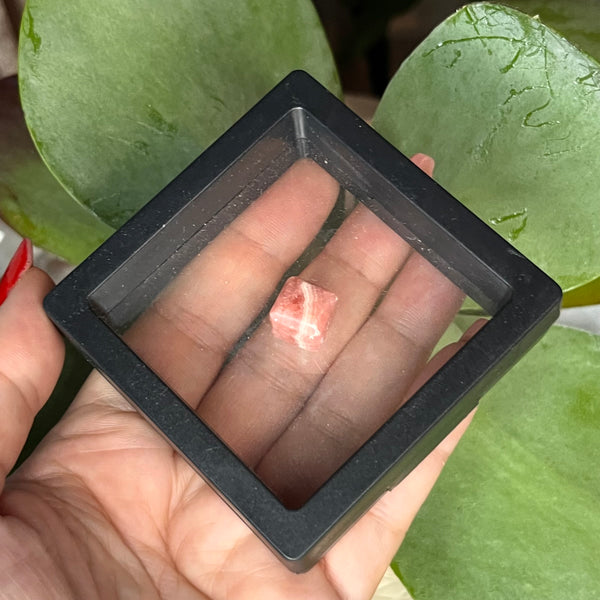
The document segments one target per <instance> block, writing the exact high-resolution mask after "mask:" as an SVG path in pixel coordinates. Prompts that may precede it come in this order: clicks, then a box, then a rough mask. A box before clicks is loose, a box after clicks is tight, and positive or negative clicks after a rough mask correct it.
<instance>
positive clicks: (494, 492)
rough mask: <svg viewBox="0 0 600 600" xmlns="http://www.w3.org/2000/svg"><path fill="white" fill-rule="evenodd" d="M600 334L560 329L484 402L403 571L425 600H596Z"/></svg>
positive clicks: (415, 533)
mask: <svg viewBox="0 0 600 600" xmlns="http://www.w3.org/2000/svg"><path fill="white" fill-rule="evenodd" d="M599 439H600V337H597V336H593V335H590V334H587V333H584V332H582V331H576V330H573V329H565V328H562V327H553V328H551V330H550V332H549V333H548V334H547V335H546V336H545V337H544V338H543V339H542V341H541V342H540V343H539V344H538V345H537V346H536V347H535V348H534V349H533V350H532V351H531V352H530V353H529V354H528V355H527V356H526V357H525V358H524V359H523V360H522V361H521V362H520V363H519V364H518V365H517V366H516V367H515V368H514V369H513V370H512V371H511V372H510V373H509V374H508V375H507V376H506V377H505V378H504V379H503V380H502V381H501V382H500V383H499V384H497V385H496V387H495V388H494V389H493V390H492V391H491V392H490V393H488V394H487V396H486V397H485V398H484V399H483V401H482V403H481V405H480V408H479V410H478V412H477V414H476V415H475V418H474V420H473V423H472V424H471V426H470V427H469V429H468V431H467V433H466V434H465V436H464V438H463V439H462V440H461V443H460V444H459V446H458V448H457V449H456V450H455V452H454V454H453V455H452V456H451V457H450V459H449V461H448V463H447V465H446V467H445V468H444V471H443V472H442V475H441V477H440V479H439V481H438V483H437V484H436V486H435V488H434V490H433V492H432V494H431V496H430V497H429V499H428V500H427V502H426V503H425V505H424V506H423V508H422V509H421V511H420V513H419V515H418V517H417V519H416V520H415V522H414V524H413V526H412V527H411V529H410V531H409V533H408V535H407V537H406V539H405V541H404V543H403V545H402V547H401V548H400V550H399V552H398V554H397V555H396V558H395V559H394V562H393V565H392V566H393V568H394V570H395V571H396V572H397V574H399V576H400V578H401V579H402V581H403V582H404V583H405V585H406V586H407V588H408V589H409V591H410V592H411V594H412V595H413V597H414V598H415V599H417V600H420V599H423V600H425V599H426V600H438V599H439V600H447V599H448V598H452V600H472V599H473V598H494V599H497V600H503V599H506V600H515V599H516V598H519V599H522V600H538V599H539V600H542V599H543V600H554V599H556V600H559V599H560V600H563V599H564V598H569V599H570V600H589V599H590V598H596V597H597V596H598V590H600V570H598V564H597V558H598V556H600V519H599V518H598V506H599V505H600V470H598V464H599V463H600V444H599V443H598V440H599Z"/></svg>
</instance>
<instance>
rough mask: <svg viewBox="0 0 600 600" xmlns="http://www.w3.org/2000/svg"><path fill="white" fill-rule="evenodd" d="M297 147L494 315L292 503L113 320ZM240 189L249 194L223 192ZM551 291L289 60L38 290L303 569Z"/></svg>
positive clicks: (538, 328) (502, 358)
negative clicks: (78, 259) (168, 177)
mask: <svg viewBox="0 0 600 600" xmlns="http://www.w3.org/2000/svg"><path fill="white" fill-rule="evenodd" d="M307 157H308V158H311V159H313V160H315V161H316V162H317V163H318V164H319V165H320V166H321V167H322V168H323V169H325V170H326V171H328V172H329V173H330V174H331V175H332V176H333V177H335V178H336V179H337V180H338V181H339V182H340V184H341V185H342V186H343V187H344V188H345V189H347V190H349V191H350V192H351V193H352V194H354V195H355V196H356V197H357V199H359V200H360V201H361V202H363V204H365V205H366V206H367V207H368V208H370V209H371V210H372V211H373V212H374V213H375V214H376V215H377V216H378V217H379V218H380V219H382V220H383V221H384V222H385V223H387V224H388V225H389V226H390V227H392V229H394V230H395V231H396V232H397V233H398V234H399V235H401V236H402V237H403V238H404V239H405V240H407V242H408V243H409V244H411V246H412V247H413V248H414V249H415V250H417V251H418V252H420V253H421V254H423V255H424V256H425V257H426V258H427V259H428V260H429V261H430V262H432V263H433V264H434V265H435V266H436V267H437V268H438V269H440V270H441V271H442V272H443V273H444V274H445V275H446V276H447V277H448V278H449V279H451V280H452V281H453V282H454V283H455V284H456V285H458V286H459V287H460V288H462V290H463V291H464V292H465V293H466V294H468V295H469V296H471V298H473V299H474V300H475V301H476V302H478V303H479V304H480V305H481V306H482V307H483V308H484V309H485V310H486V311H488V312H489V314H490V315H492V318H491V319H490V320H489V322H488V323H487V324H486V325H485V326H484V327H483V328H482V329H481V330H480V331H479V332H478V333H477V334H476V335H475V336H474V337H473V338H472V339H471V340H470V341H469V342H468V343H467V344H466V345H465V346H464V347H463V348H462V349H461V350H460V351H459V352H458V353H457V354H456V355H455V356H454V357H453V358H451V359H450V361H449V362H448V363H446V364H445V365H444V366H443V367H442V368H441V369H439V371H437V372H436V373H435V374H434V375H433V376H432V377H431V378H430V379H429V380H428V381H427V382H426V383H425V384H424V385H423V386H422V387H421V388H420V389H419V390H418V391H417V392H416V393H415V394H414V395H413V396H412V397H411V398H410V399H409V400H408V402H406V403H405V404H404V405H403V406H402V407H401V408H400V409H399V410H398V411H397V412H396V413H395V414H394V415H393V416H392V417H391V418H390V419H388V420H387V421H386V422H385V423H384V424H383V425H382V426H381V427H380V428H379V429H378V430H377V431H376V432H375V433H374V434H373V435H372V436H371V437H370V438H369V440H368V441H367V442H366V443H365V444H364V445H363V446H362V447H361V448H360V449H359V450H357V451H356V452H355V453H354V454H353V455H352V457H351V458H349V459H348V460H347V461H346V462H345V463H344V465H343V466H342V467H340V468H339V469H338V470H337V471H336V472H335V473H334V474H333V475H332V476H331V477H330V478H329V479H328V480H327V482H326V483H325V484H324V485H323V486H322V487H320V488H319V489H318V490H317V491H316V492H315V494H314V495H313V496H312V497H311V498H310V499H309V500H308V501H307V502H306V503H305V504H304V505H303V506H302V507H301V508H299V509H295V510H290V509H287V508H286V507H285V506H284V505H283V504H282V503H281V502H280V501H279V500H278V499H277V498H276V497H275V495H274V494H273V493H272V492H271V491H270V490H269V489H268V488H267V487H266V486H265V485H264V484H263V483H262V482H261V481H260V479H259V478H258V477H257V476H256V475H255V474H254V473H253V472H252V471H251V470H250V469H249V468H247V467H246V466H245V465H244V464H243V463H242V461H241V460H240V459H238V458H237V457H236V456H235V455H234V453H233V452H232V451H231V450H230V449H229V448H228V447H227V446H226V445H225V444H224V443H223V442H222V441H221V440H220V439H219V437H218V436H217V435H215V434H214V433H213V432H212V431H211V430H210V429H209V428H208V427H207V426H206V425H205V424H204V423H203V422H202V421H201V420H200V419H199V418H198V417H197V416H196V415H195V414H194V412H193V411H192V409H191V408H190V407H189V406H188V405H187V404H185V403H184V402H183V401H182V400H181V399H180V398H179V397H178V396H177V395H176V394H175V393H174V392H173V391H172V390H171V389H170V388H169V387H168V386H167V385H166V384H165V383H164V382H163V381H162V380H161V379H160V378H159V377H158V376H157V375H156V374H155V373H154V372H153V371H152V369H151V368H150V367H149V366H148V365H146V364H145V363H144V362H143V361H142V360H141V359H140V358H139V357H138V356H137V355H136V354H135V353H134V352H133V350H131V349H130V348H129V347H128V346H127V345H126V343H125V342H124V341H123V340H122V339H121V337H120V336H119V335H118V333H117V332H116V331H115V323H116V326H118V325H119V323H121V324H122V323H126V322H128V320H131V317H132V315H135V314H137V313H139V305H140V303H143V302H144V299H145V300H146V301H147V299H148V298H149V297H152V296H153V294H156V290H157V289H162V288H163V287H164V286H165V285H166V283H168V280H167V281H166V280H165V278H168V277H169V275H168V274H169V273H171V276H172V273H173V272H174V271H176V269H177V268H179V267H181V266H182V265H184V264H185V263H186V262H187V261H189V260H190V258H191V257H192V256H194V255H195V254H196V253H197V252H199V251H200V250H201V249H202V247H204V246H205V245H206V244H207V243H208V242H209V241H210V240H212V239H213V238H214V237H215V236H216V235H218V233H219V231H221V230H222V229H223V227H225V226H226V224H227V223H228V222H230V221H231V220H232V219H233V218H235V217H236V216H237V215H238V214H239V213H240V212H241V211H243V210H244V209H245V208H246V207H247V205H248V204H249V203H250V202H251V201H253V199H254V198H255V197H258V196H259V195H260V193H261V191H263V190H264V189H265V188H266V187H268V185H270V183H272V182H274V181H275V180H276V179H277V178H278V177H279V176H281V174H282V173H283V172H284V171H285V170H286V169H287V168H288V167H289V166H291V164H293V163H294V162H295V161H296V160H299V159H301V158H307ZM253 190H255V191H254V192H253ZM241 191H245V196H244V197H246V199H247V200H246V201H245V202H232V200H233V199H234V198H238V199H239V198H240V192H241ZM217 215H218V216H220V218H219V219H215V218H214V217H215V216H217ZM165 265H166V266H167V267H168V268H159V267H164V266H165ZM561 298H562V294H561V290H560V288H559V286H558V285H557V284H556V283H555V282H554V281H552V279H550V278H549V277H548V276H547V275H546V274H545V273H543V272H542V271H541V270H540V269H539V268H537V267H536V266H535V265H534V264H533V263H531V262H530V261H529V260H528V259H526V258H525V257H524V256H523V255H522V254H521V253H520V252H518V251H517V250H516V249H515V248H514V247H512V246H511V245H510V244H509V243H507V242H506V241H505V240H504V239H502V238H501V237H500V236H499V235H498V234H496V233H495V232H494V231H493V230H492V229H491V228H490V227H488V226H487V225H486V224H485V223H484V222H483V221H481V220H480V219H479V218H477V217H476V216H475V215H474V214H473V213H471V212H470V211H469V210H468V209H467V208H465V207H464V206H463V205H462V204H461V203H460V202H459V201H458V200H456V199H455V198H454V197H453V196H451V195H450V194H449V193H448V192H447V191H446V190H444V189H443V188H442V187H440V186H439V185H438V184H436V183H435V181H433V179H431V178H430V177H428V176H427V175H426V174H424V173H423V172H422V171H421V170H420V169H419V168H417V167H416V166H414V165H413V164H412V163H411V162H410V160H409V159H408V158H407V157H405V156H404V155H403V154H401V153H400V152H399V151H398V150H397V149H396V148H394V147H393V146H392V145H391V144H389V143H388V142H387V141H386V140H385V139H383V138H382V137H381V136H380V135H379V134H378V133H376V132H375V131H374V130H373V129H372V128H371V127H370V126H369V125H367V124H366V123H365V122H364V121H362V120H361V119H360V118H359V117H358V116H357V115H355V114H354V113H353V112H352V111H351V110H350V109H349V108H347V107H346V106H345V105H344V104H343V103H342V102H341V101H340V100H338V99H337V98H336V97H335V96H334V95H332V94H331V93H329V92H328V91H327V90H326V89H325V88H324V87H322V86H321V85H320V84H319V83H318V82H317V81H316V80H314V79H313V78H312V77H311V76H310V75H308V74H307V73H305V72H303V71H294V72H292V73H291V74H290V75H288V76H287V77H286V78H285V79H284V80H283V81H282V82H281V83H279V84H278V85H277V86H276V87H275V88H274V89H273V90H272V91H271V92H269V93H268V94H267V95H266V96H265V97H264V98H263V99H262V100H260V101H259V102H258V103H257V104H256V105H255V106H254V107H253V108H252V109H251V110H250V111H249V112H248V113H247V114H246V115H244V116H243V117H242V118H241V119H240V120H239V121H238V122H237V123H236V124H235V125H233V126H232V127H231V128H230V129H229V130H228V131H227V132H226V133H225V134H223V136H221V137H220V138H219V139H218V140H217V141H216V142H215V143H214V144H213V145H211V146H210V147H209V148H208V149H207V150H205V151H204V152H203V153H202V154H201V155H200V156H199V157H198V158H197V159H196V160H195V161H194V162H193V163H192V164H191V165H190V166H189V167H188V168H187V169H185V170H184V171H183V172H182V173H181V174H180V175H178V176H177V177H176V178H175V179H174V180H173V181H172V182H171V183H170V184H169V185H167V186H166V187H165V188H164V189H163V190H162V191H161V192H160V193H159V194H158V195H157V196H155V198H154V199H152V200H151V201H150V202H149V203H148V204H147V205H145V206H144V207H143V208H142V209H141V210H140V211H139V212H138V213H136V214H135V215H134V216H133V217H132V218H131V219H130V220H129V221H128V222H127V223H126V224H125V225H124V226H123V227H122V228H121V229H119V230H118V231H117V232H116V233H115V234H114V235H112V237H110V238H109V239H108V240H107V241H106V242H105V243H104V244H103V245H102V246H101V247H100V248H99V249H98V250H96V251H95V252H94V253H93V254H92V255H91V256H90V257H89V258H87V259H86V260H85V261H84V262H83V263H82V264H81V265H80V266H79V267H77V269H75V270H74V271H73V272H72V273H71V274H70V275H69V276H68V277H67V278H65V279H64V280H63V281H62V282H61V283H60V284H59V285H58V286H57V287H56V288H55V289H54V290H53V291H52V292H50V294H48V296H47V297H46V299H45V301H44V306H45V309H46V312H47V313H48V315H49V316H50V318H51V319H52V320H53V321H54V323H55V324H56V325H57V326H58V328H59V329H60V330H61V331H62V332H63V334H64V335H65V336H66V337H67V338H68V339H69V340H70V341H71V342H72V343H73V344H74V345H75V346H76V347H77V348H78V349H79V350H80V351H81V352H82V354H83V355H84V356H85V357H86V358H87V359H88V360H89V361H90V362H91V363H92V365H93V366H94V367H96V368H97V369H98V370H99V371H101V372H102V373H103V374H104V376H105V377H106V378H107V379H108V380H109V381H110V382H112V384H113V385H114V386H115V387H116V388H117V389H119V390H120V391H121V392H122V393H123V394H124V395H125V396H126V397H127V398H128V399H129V401H130V402H131V403H132V404H133V405H134V406H135V407H136V408H137V409H138V410H139V411H140V413H141V414H142V415H143V416H145V417H146V419H147V420H148V421H149V422H150V423H151V424H152V425H153V426H154V427H155V428H156V429H158V431H160V432H161V433H162V434H163V435H164V436H165V437H166V439H167V440H168V441H169V442H170V443H171V444H172V445H173V447H174V448H176V449H177V451H178V452H179V453H180V454H181V455H182V456H183V457H184V458H185V459H186V460H187V461H188V462H189V464H190V465H192V467H193V468H194V469H195V470H196V471H197V472H198V473H199V474H200V475H201V476H202V477H203V478H204V479H205V480H206V481H207V483H208V484H209V485H210V486H211V487H212V488H213V489H214V490H215V491H216V492H217V493H218V494H219V495H220V496H221V497H222V498H223V499H224V500H225V501H226V502H227V503H228V504H229V505H230V506H231V507H232V508H233V510H235V512H236V513H237V514H238V515H239V516H240V517H241V518H242V519H243V520H244V521H245V522H246V523H247V524H248V525H249V526H250V527H251V528H252V529H253V530H254V531H255V532H256V534H257V535H258V536H259V537H260V538H261V539H262V540H263V541H264V542H265V543H266V544H267V545H268V546H269V547H270V548H271V549H272V550H273V551H274V552H275V554H276V555H277V556H278V557H279V558H280V559H281V560H282V561H283V563H284V564H285V565H286V566H287V567H288V568H289V569H291V570H292V571H295V572H303V571H306V570H307V569H309V568H310V567H312V566H313V565H314V564H315V563H316V562H317V561H318V560H319V558H320V557H321V556H322V555H323V554H324V552H325V551H326V550H327V549H328V548H329V547H330V546H331V545H332V544H333V543H334V542H335V541H336V540H337V539H338V538H339V537H340V536H341V535H342V534H343V533H344V532H345V531H346V530H347V529H348V528H349V527H350V526H351V525H352V524H353V523H354V522H355V521H356V520H357V519H359V518H360V516H361V515H363V514H364V513H365V512H366V511H367V510H368V509H369V507H370V506H371V505H372V504H373V503H374V502H375V501H376V500H377V499H378V498H379V497H380V496H381V495H382V494H383V493H384V492H386V491H387V490H389V489H391V488H393V487H394V486H395V485H396V484H397V483H398V482H400V481H401V480H402V479H403V478H404V477H405V476H406V475H407V474H408V473H409V472H410V471H411V470H412V469H413V468H414V467H415V466H417V465H418V464H419V462H420V461H421V460H422V459H423V458H424V457H425V456H426V455H427V454H428V453H429V452H430V451H431V450H432V449H433V448H434V447H435V446H436V445H437V444H438V443H439V442H440V441H441V440H442V439H443V438H444V437H445V436H446V435H447V434H448V433H449V432H450V431H451V430H452V429H453V428H454V426H455V425H457V424H458V423H459V422H460V421H461V419H462V418H463V417H465V416H466V415H467V414H468V413H469V411H470V410H471V409H472V408H473V407H474V406H475V405H476V404H477V402H478V400H479V398H480V397H481V396H482V395H483V394H484V393H485V391H486V390H488V389H489V388H490V387H491V386H492V385H493V384H494V383H495V382H496V381H497V380H498V379H499V378H500V377H501V376H502V375H503V374H504V373H505V372H506V371H507V370H508V369H509V368H510V367H511V366H512V365H513V364H514V363H515V362H516V361H517V360H518V359H519V358H520V357H521V356H522V355H523V354H524V353H525V352H526V351H527V350H528V349H529V348H530V347H531V346H532V345H533V344H534V343H535V342H536V341H537V340H538V339H539V338H540V337H541V336H542V335H543V333H544V331H545V330H546V329H547V328H548V327H549V326H550V325H551V323H552V322H553V321H554V320H555V319H556V318H557V316H558V312H559V307H560V302H561ZM109 317H110V318H109ZM109 322H110V323H111V324H110V325H109Z"/></svg>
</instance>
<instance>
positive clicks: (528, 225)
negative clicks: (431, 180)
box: [373, 4, 600, 291]
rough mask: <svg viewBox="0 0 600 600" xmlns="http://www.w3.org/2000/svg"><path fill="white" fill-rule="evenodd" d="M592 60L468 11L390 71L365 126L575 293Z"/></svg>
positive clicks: (594, 198)
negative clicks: (417, 161)
mask: <svg viewBox="0 0 600 600" xmlns="http://www.w3.org/2000/svg"><path fill="white" fill-rule="evenodd" d="M599 116H600V64H599V63H598V62H596V60H594V59H593V58H591V57H590V56H589V55H587V54H585V53H583V52H582V51H581V50H579V49H578V48H576V47H575V46H573V45H571V44H570V43H569V42H568V41H566V40H565V39H564V38H563V37H562V36H560V35H559V34H558V33H556V32H555V31H553V30H552V29H549V28H548V27H546V26H545V25H544V24H543V23H542V22H540V20H539V19H535V18H532V17H530V16H527V15H525V14H523V13H521V12H518V11H515V10H513V9H511V8H508V7H505V6H499V5H495V4H471V5H468V6H466V7H464V8H463V9H461V10H459V11H458V12H457V13H455V14H454V15H453V16H451V17H450V18H448V19H447V20H446V21H444V22H443V23H442V24H441V25H439V26H438V27H437V28H436V29H435V30H434V31H433V32H432V33H431V34H430V35H429V37H428V38H427V39H426V40H425V41H424V42H423V43H422V44H421V45H420V46H419V47H418V48H417V49H416V50H415V51H414V52H413V54H412V55H411V56H410V57H409V58H408V59H407V60H406V61H405V62H404V64H403V65H402V66H401V67H400V69H399V70H398V72H397V73H396V75H395V77H394V78H393V80H392V82H391V83H390V85H389V86H388V89H387V90H386V92H385V95H384V96H383V99H382V101H381V103H380V105H379V107H378V109H377V112H376V114H375V118H374V122H373V124H374V126H375V128H376V129H378V130H379V131H380V132H381V133H382V134H383V135H384V136H385V137H386V138H388V139H389V140H390V141H391V142H392V143H393V144H395V145H396V146H398V147H399V148H400V149H401V150H402V151H404V152H405V153H407V154H411V153H414V152H426V153H428V154H430V155H432V156H433V157H434V158H435V159H436V161H437V164H436V171H435V173H436V179H437V180H438V181H439V182H440V183H441V184H442V185H444V186H445V187H447V188H448V189H449V190H450V191H451V192H452V193H453V194H454V195H455V196H457V197H458V198H459V200H461V201H462V202H463V203H465V204H466V205H467V206H468V207H469V208H470V209H471V210H473V211H474V212H475V213H476V214H477V215H478V216H479V217H480V218H482V219H483V220H484V221H485V222H487V223H488V224H489V225H491V226H492V227H493V228H494V229H495V230H496V231H498V232H499V233H500V234H501V235H503V236H504V237H505V238H506V239H508V240H509V241H510V242H511V243H512V244H514V245H515V246H516V247H517V248H518V249H519V250H520V251H522V252H523V253H524V254H525V255H527V256H528V257H530V258H531V259H532V260H533V261H535V262H536V263H537V264H538V265H539V266H540V267H541V268H543V269H544V270H545V271H547V272H548V273H549V274H550V275H551V276H552V277H554V278H555V279H556V280H557V281H558V282H559V283H560V284H561V286H562V287H563V290H565V291H568V290H574V289H577V288H579V287H581V286H584V285H586V284H588V283H589V282H591V281H593V280H594V279H596V278H598V277H599V276H600V198H599V196H598V186H599V180H598V176H597V174H598V173H599V172H600V154H599V153H598V139H600V118H599Z"/></svg>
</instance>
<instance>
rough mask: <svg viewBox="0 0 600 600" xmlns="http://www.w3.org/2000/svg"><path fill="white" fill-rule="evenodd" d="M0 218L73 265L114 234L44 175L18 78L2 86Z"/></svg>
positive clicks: (52, 179) (45, 169)
mask: <svg viewBox="0 0 600 600" xmlns="http://www.w3.org/2000/svg"><path fill="white" fill-rule="evenodd" d="M0 131H1V132H2V134H1V135H0V217H1V218H2V219H3V220H4V221H5V222H6V223H8V224H9V225H10V226H11V227H13V228H14V229H15V230H16V231H18V232H19V233H20V234H21V235H23V236H26V237H29V238H31V239H32V240H33V241H34V242H35V244H36V245H38V246H41V247H42V248H46V249H47V250H51V251H52V252H54V253H55V254H58V255H59V256H62V257H63V258H66V259H67V260H69V261H70V262H73V263H77V262H80V261H81V260H82V259H84V258H85V257H86V256H87V255H88V254H89V253H90V252H92V251H93V250H95V249H96V247H97V246H98V245H99V244H100V243H101V242H103V241H104V240H105V239H106V238H107V237H108V236H109V235H110V234H111V232H112V229H111V228H110V227H108V226H107V225H106V224H104V223H103V222H102V221H100V219H98V218H97V217H96V216H95V215H94V214H93V213H91V212H90V210H89V209H88V208H86V207H85V206H83V205H82V204H80V203H79V202H77V201H76V200H74V199H73V198H72V197H71V196H69V194H67V192H66V191H65V190H64V189H63V187H62V186H61V185H60V184H59V183H58V182H57V181H56V179H55V178H54V177H53V176H52V174H51V173H50V172H49V171H48V168H47V167H46V165H45V164H44V163H43V162H42V159H41V158H40V156H39V154H38V153H37V151H36V149H35V147H34V145H33V142H32V141H31V137H30V136H29V132H28V131H27V127H26V126H25V120H24V118H23V111H22V110H21V103H20V102H19V91H18V87H17V78H16V77H9V78H7V79H3V80H2V81H0Z"/></svg>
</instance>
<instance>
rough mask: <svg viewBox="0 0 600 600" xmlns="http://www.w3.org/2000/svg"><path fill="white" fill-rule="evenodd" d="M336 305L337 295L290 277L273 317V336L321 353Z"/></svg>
mask: <svg viewBox="0 0 600 600" xmlns="http://www.w3.org/2000/svg"><path fill="white" fill-rule="evenodd" d="M336 302H337V296H336V295H335V294H334V293H332V292H328V291H327V290H324V289H323V288H320V287H319V286H317V285H313V284H312V283H308V282H307V281H304V280H303V279H300V277H290V278H289V279H288V280H287V281H286V282H285V284H284V286H283V288H282V289H281V292H280V293H279V296H277V300H275V304H273V308H271V312H270V313H269V317H270V318H271V326H272V327H273V334H274V335H275V336H276V337H278V338H279V339H282V340H285V341H286V342H291V343H293V344H296V346H299V347H300V348H302V349H303V350H312V351H315V350H318V349H319V347H320V346H321V344H322V343H323V338H324V337H325V332H326V331H327V327H328V326H329V322H330V321H331V317H332V316H333V310H334V308H335V303H336Z"/></svg>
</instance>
